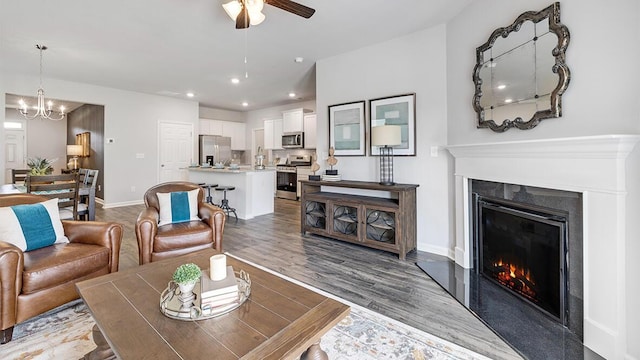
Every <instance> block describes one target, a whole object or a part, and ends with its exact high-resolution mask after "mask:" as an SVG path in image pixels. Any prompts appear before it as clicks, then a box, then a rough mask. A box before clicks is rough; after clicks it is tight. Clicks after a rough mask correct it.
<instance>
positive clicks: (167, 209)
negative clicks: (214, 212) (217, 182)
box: [156, 189, 200, 226]
mask: <svg viewBox="0 0 640 360" xmlns="http://www.w3.org/2000/svg"><path fill="white" fill-rule="evenodd" d="M198 191H199V190H198V189H194V190H191V191H176V192H171V193H157V194H156V195H157V196H158V203H159V204H160V221H159V222H158V225H159V226H162V225H166V224H173V223H180V222H187V221H193V220H200V218H199V217H198Z"/></svg>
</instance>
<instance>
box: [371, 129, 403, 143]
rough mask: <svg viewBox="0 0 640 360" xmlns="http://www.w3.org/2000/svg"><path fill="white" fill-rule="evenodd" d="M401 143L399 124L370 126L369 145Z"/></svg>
mask: <svg viewBox="0 0 640 360" xmlns="http://www.w3.org/2000/svg"><path fill="white" fill-rule="evenodd" d="M401 143H402V136H401V134H400V126H398V125H382V126H374V127H372V128H371V145H374V146H385V145H388V146H394V145H400V144H401Z"/></svg>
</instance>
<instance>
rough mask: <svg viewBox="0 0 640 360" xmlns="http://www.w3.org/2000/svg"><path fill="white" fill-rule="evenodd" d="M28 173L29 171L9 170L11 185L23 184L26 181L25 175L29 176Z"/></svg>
mask: <svg viewBox="0 0 640 360" xmlns="http://www.w3.org/2000/svg"><path fill="white" fill-rule="evenodd" d="M30 171H31V170H30V169H11V183H12V184H17V183H21V184H24V183H25V181H26V180H27V174H29V172H30Z"/></svg>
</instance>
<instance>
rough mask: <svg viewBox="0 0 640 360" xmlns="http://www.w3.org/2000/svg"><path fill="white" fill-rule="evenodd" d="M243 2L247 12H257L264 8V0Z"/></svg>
mask: <svg viewBox="0 0 640 360" xmlns="http://www.w3.org/2000/svg"><path fill="white" fill-rule="evenodd" d="M245 4H246V5H247V10H249V12H251V11H255V12H259V11H262V9H263V8H264V0H246V1H245Z"/></svg>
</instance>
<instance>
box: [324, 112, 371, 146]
mask: <svg viewBox="0 0 640 360" xmlns="http://www.w3.org/2000/svg"><path fill="white" fill-rule="evenodd" d="M364 104H365V102H364V100H363V101H356V102H351V103H346V104H338V105H330V106H329V147H333V148H334V149H335V156H364V155H366V144H365V122H364Z"/></svg>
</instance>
